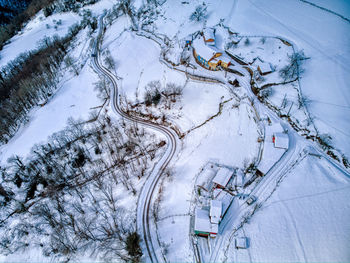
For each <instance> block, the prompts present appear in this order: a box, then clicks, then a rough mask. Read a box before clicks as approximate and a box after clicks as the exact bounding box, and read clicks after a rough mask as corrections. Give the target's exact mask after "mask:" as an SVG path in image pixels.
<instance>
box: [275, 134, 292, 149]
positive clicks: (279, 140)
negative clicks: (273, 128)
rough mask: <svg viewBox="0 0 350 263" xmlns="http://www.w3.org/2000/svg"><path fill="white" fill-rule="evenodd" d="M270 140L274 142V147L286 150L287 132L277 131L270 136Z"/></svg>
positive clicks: (287, 143)
mask: <svg viewBox="0 0 350 263" xmlns="http://www.w3.org/2000/svg"><path fill="white" fill-rule="evenodd" d="M272 142H273V143H274V146H275V148H280V149H286V150H287V149H288V145H289V137H288V134H286V133H282V132H277V133H275V134H274V135H273V136H272Z"/></svg>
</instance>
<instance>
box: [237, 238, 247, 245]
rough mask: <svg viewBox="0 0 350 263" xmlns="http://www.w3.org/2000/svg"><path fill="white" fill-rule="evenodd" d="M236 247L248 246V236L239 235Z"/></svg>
mask: <svg viewBox="0 0 350 263" xmlns="http://www.w3.org/2000/svg"><path fill="white" fill-rule="evenodd" d="M235 246H236V248H247V238H246V237H237V238H236V239H235Z"/></svg>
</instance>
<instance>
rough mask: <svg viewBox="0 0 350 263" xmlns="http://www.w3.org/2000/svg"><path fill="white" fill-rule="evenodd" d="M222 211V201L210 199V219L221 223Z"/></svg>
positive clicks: (215, 222)
mask: <svg viewBox="0 0 350 263" xmlns="http://www.w3.org/2000/svg"><path fill="white" fill-rule="evenodd" d="M221 213H222V202H221V201H218V200H210V212H209V214H210V221H211V222H212V223H214V224H219V222H220V219H221Z"/></svg>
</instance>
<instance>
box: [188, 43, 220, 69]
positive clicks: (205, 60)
mask: <svg viewBox="0 0 350 263" xmlns="http://www.w3.org/2000/svg"><path fill="white" fill-rule="evenodd" d="M192 47H193V56H194V58H195V60H196V61H197V63H198V64H200V65H201V66H203V67H205V68H206V69H209V70H217V68H216V66H217V64H216V63H215V62H210V61H211V60H213V59H214V58H216V57H219V56H221V54H220V52H217V51H216V50H214V49H212V48H210V47H209V46H207V45H206V44H205V41H203V39H202V38H196V39H195V40H194V41H193V42H192Z"/></svg>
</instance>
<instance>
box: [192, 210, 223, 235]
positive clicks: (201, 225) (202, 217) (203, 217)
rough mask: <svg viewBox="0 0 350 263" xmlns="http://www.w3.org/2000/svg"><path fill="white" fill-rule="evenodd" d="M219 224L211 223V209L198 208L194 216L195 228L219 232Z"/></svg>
mask: <svg viewBox="0 0 350 263" xmlns="http://www.w3.org/2000/svg"><path fill="white" fill-rule="evenodd" d="M218 229H219V228H218V225H217V224H212V223H210V219H209V211H208V210H204V209H199V208H196V211H195V218H194V230H195V231H198V232H205V233H214V234H217V233H218Z"/></svg>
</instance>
